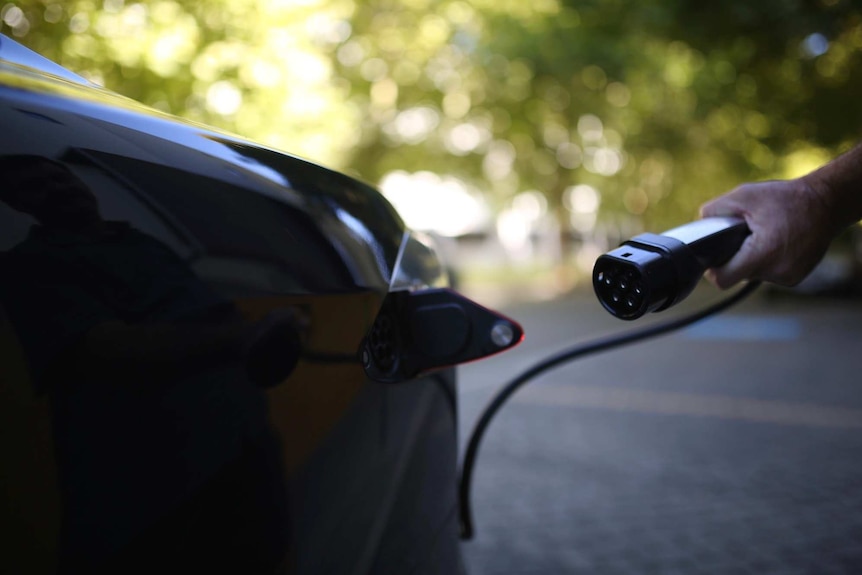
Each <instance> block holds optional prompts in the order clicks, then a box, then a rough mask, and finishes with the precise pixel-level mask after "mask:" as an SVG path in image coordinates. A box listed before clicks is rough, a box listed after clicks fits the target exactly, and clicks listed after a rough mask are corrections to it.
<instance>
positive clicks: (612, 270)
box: [593, 217, 749, 320]
mask: <svg viewBox="0 0 862 575" xmlns="http://www.w3.org/2000/svg"><path fill="white" fill-rule="evenodd" d="M748 234H749V230H748V226H747V225H746V223H745V220H743V219H742V218H733V217H722V218H705V219H703V220H698V221H696V222H691V223H689V224H686V225H684V226H680V227H678V228H674V229H672V230H668V231H666V232H664V233H662V234H650V233H647V234H640V235H638V236H635V237H633V238H632V239H630V240H628V241H627V242H624V243H623V244H622V245H621V246H620V247H618V248H616V249H615V250H612V251H610V252H608V253H606V254H604V255H602V256H600V257H599V259H598V260H597V261H596V264H595V266H594V268H593V288H594V290H595V292H596V295H597V296H598V298H599V301H600V302H601V304H602V305H603V306H604V308H605V309H606V310H608V312H610V313H611V314H612V315H614V316H616V317H618V318H620V319H625V320H633V319H637V318H639V317H641V316H643V315H645V314H647V313H649V312H655V311H662V310H665V309H667V308H669V307H671V306H673V305H676V304H677V303H679V302H681V301H682V300H684V299H685V298H686V297H688V296H689V294H691V292H692V291H693V290H694V288H695V286H697V282H698V280H699V279H700V277H701V276H702V275H703V272H704V271H706V269H707V268H711V267H716V266H720V265H722V264H723V263H725V262H726V261H727V260H728V259H730V257H731V256H733V254H734V253H736V251H737V250H738V249H739V246H740V245H742V242H743V241H744V240H745V237H746V236H747V235H748Z"/></svg>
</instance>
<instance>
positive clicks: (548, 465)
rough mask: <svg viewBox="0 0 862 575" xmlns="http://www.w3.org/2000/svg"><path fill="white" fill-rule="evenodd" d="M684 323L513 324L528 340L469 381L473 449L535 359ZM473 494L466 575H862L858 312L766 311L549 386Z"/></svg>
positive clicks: (542, 311) (581, 365) (485, 467)
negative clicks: (480, 419)
mask: <svg viewBox="0 0 862 575" xmlns="http://www.w3.org/2000/svg"><path fill="white" fill-rule="evenodd" d="M717 295H718V294H717V293H716V292H715V291H714V290H712V289H711V288H708V287H703V288H701V290H699V292H698V295H696V296H695V297H694V298H692V299H702V298H703V297H707V298H715V297H716V296H717ZM689 303H690V304H691V305H688V304H689ZM697 303H698V302H697V301H694V302H686V304H683V305H684V306H686V308H689V309H690V308H692V307H694V305H696V304H697ZM679 307H682V306H679ZM676 309H677V308H674V310H670V311H668V312H665V313H664V314H655V315H654V316H652V317H651V318H650V319H649V320H647V319H644V320H641V321H640V322H639V323H624V322H620V321H619V320H616V319H614V318H612V317H610V316H609V315H607V314H605V312H604V311H603V310H601V309H600V307H599V306H598V304H597V303H596V302H595V301H594V300H593V299H592V297H591V296H589V295H586V296H578V297H573V298H569V299H566V300H563V301H556V302H546V303H540V304H529V305H528V304H523V305H515V306H510V307H508V308H506V309H504V311H506V312H508V313H509V314H510V315H511V316H512V317H514V318H515V319H520V320H521V321H522V323H523V324H524V327H525V329H526V331H527V337H528V339H527V340H526V341H525V343H524V344H522V346H521V347H520V348H519V349H517V350H515V351H512V352H510V353H508V354H505V355H502V356H499V357H498V358H493V359H491V360H486V361H484V362H479V363H475V364H471V365H468V366H465V367H464V368H462V369H461V375H460V378H461V384H460V389H461V397H460V399H461V423H462V430H463V432H462V433H463V436H462V442H463V441H466V436H467V435H468V433H469V431H470V430H471V429H472V425H473V422H474V421H475V419H476V417H477V415H478V412H479V410H480V409H481V408H482V407H483V406H484V405H485V403H486V402H487V400H488V398H489V397H490V395H491V394H492V393H493V392H494V391H495V390H496V389H497V388H498V387H499V386H500V385H501V384H502V382H504V381H505V380H507V379H509V378H510V377H511V376H513V375H515V374H516V373H518V372H520V371H521V370H522V369H524V368H525V367H526V366H527V365H529V364H530V363H531V362H532V361H535V360H537V359H539V358H541V357H542V356H544V355H546V354H547V353H549V352H552V351H556V350H559V349H561V348H562V347H564V346H566V345H567V344H570V343H573V342H576V341H585V340H587V339H592V338H593V337H595V336H598V335H606V334H608V333H611V332H614V331H620V330H626V329H630V328H632V327H638V326H639V325H640V324H641V323H645V322H646V321H653V320H660V319H662V317H663V316H664V317H666V316H668V315H669V314H673V313H675V310H676ZM473 488H474V489H473V494H474V514H475V518H476V528H477V537H476V539H474V540H473V541H471V542H468V543H465V545H464V550H465V555H466V560H467V565H468V568H469V569H468V570H469V572H470V573H471V575H491V574H493V575H503V574H506V575H510V574H512V575H514V574H546V573H548V574H558V573H560V574H562V573H574V574H581V573H584V574H586V573H589V574H598V575H612V574H616V573H626V574H639V575H646V574H651V573H658V574H662V575H665V574H667V575H672V574H678V573H679V574H700V573H703V574H717V575H724V574H736V573H740V574H743V573H746V574H747V573H752V574H758V575H766V574H786V575H791V574H818V575H819V574H824V575H826V574H835V573H846V574H858V573H862V302H848V301H822V300H817V301H812V300H804V301H800V300H798V299H792V300H791V299H781V300H777V301H776V300H768V301H767V300H764V299H763V298H756V299H755V300H754V301H752V302H748V303H745V304H743V305H742V306H740V307H738V308H736V309H735V310H732V311H731V312H729V313H726V314H725V315H723V316H721V317H720V318H718V319H716V320H714V321H713V322H712V323H711V324H703V325H701V326H700V327H697V328H690V329H689V330H686V331H685V332H682V333H678V334H675V335H671V336H666V337H663V338H661V339H656V340H653V341H651V342H648V343H644V344H636V345H635V346H633V347H627V348H623V349H621V350H618V351H611V352H607V353H605V354H602V355H598V356H595V357H593V358H587V359H584V360H581V361H579V362H577V363H575V364H572V365H570V366H565V367H562V368H559V369H557V370H555V371H552V372H549V373H547V374H545V375H544V376H542V377H541V378H540V379H539V380H537V381H536V382H535V383H533V384H532V385H530V386H528V387H527V388H524V389H522V390H521V392H519V393H518V394H516V395H515V397H514V398H513V400H512V402H511V403H510V404H509V406H508V407H507V408H506V409H504V411H502V412H501V414H500V416H499V417H498V419H497V420H495V421H494V422H493V424H492V425H491V427H490V429H489V433H488V435H487V436H486V441H485V442H484V444H483V447H482V449H481V452H480V456H479V461H478V467H477V470H476V474H475V478H474V486H473Z"/></svg>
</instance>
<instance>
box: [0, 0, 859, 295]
mask: <svg viewBox="0 0 862 575" xmlns="http://www.w3.org/2000/svg"><path fill="white" fill-rule="evenodd" d="M0 31H2V32H3V33H4V34H7V35H9V36H11V37H12V38H14V39H16V40H18V41H19V42H22V43H23V44H25V45H27V46H28V47H30V48H33V49H34V50H36V51H38V52H39V53H41V54H43V55H45V56H47V57H48V58H50V59H53V60H55V61H57V62H59V63H60V64H62V65H64V66H66V67H68V68H70V69H72V70H73V71H76V72H78V73H79V74H82V75H83V76H85V77H87V78H88V79H90V80H92V81H94V82H96V83H98V84H102V85H104V86H106V87H107V88H110V89H112V90H115V91H118V92H120V93H122V94H125V95H127V96H129V97H131V98H134V99H137V100H140V101H142V102H144V103H146V104H149V105H151V106H154V107H156V108H158V109H161V110H164V111H167V112H170V113H173V114H177V115H179V116H183V117H185V118H188V119H191V120H195V121H201V122H204V123H207V124H211V125H215V126H218V127H220V128H223V129H226V130H229V131H231V132H234V133H237V134H240V135H242V136H245V137H248V138H252V139H255V140H258V141H260V142H263V143H265V144H267V145H270V146H273V147H275V148H278V149H281V150H284V151H287V152H290V153H293V154H296V155H299V156H302V157H305V158H308V159H311V160H313V161H316V162H319V163H322V164H324V165H327V166H330V167H333V168H336V169H339V170H342V171H346V172H348V173H351V174H353V175H356V176H358V177H360V178H362V179H364V180H367V181H369V182H371V183H374V184H376V185H378V186H380V188H381V189H382V190H383V192H384V193H385V194H386V195H387V197H389V198H390V200H391V201H392V202H393V204H395V205H396V207H397V208H398V210H399V211H400V212H401V214H402V215H403V217H404V218H405V219H406V220H407V222H408V224H410V225H411V226H412V227H414V228H416V229H422V230H426V231H429V232H431V233H433V234H435V235H437V236H438V237H439V238H440V239H441V243H442V246H443V249H444V251H445V252H446V253H447V254H448V255H449V259H450V262H451V265H452V268H453V270H454V271H455V272H456V273H457V279H458V281H459V282H460V283H461V285H462V288H463V289H465V291H470V290H471V289H473V288H475V289H482V288H483V287H484V288H488V289H485V290H484V291H483V292H482V293H488V294H489V296H490V297H494V296H495V295H496V296H499V297H503V296H505V294H507V293H508V294H509V295H512V296H517V297H521V298H525V297H526V298H535V297H553V296H556V295H559V294H562V293H566V292H567V291H569V290H571V289H572V288H574V287H577V286H578V285H583V284H584V283H585V282H584V279H585V278H586V277H588V275H587V274H588V272H589V270H590V268H591V266H592V263H593V262H594V260H595V257H596V256H597V255H598V254H599V253H601V252H602V251H604V250H606V249H607V248H608V247H610V246H615V245H616V244H618V243H619V241H621V240H623V239H626V238H627V237H629V236H631V235H632V234H635V233H638V232H640V231H643V230H650V231H661V230H664V229H667V228H669V227H672V226H675V225H677V224H680V223H683V222H686V221H689V220H691V219H693V218H695V217H696V216H697V208H698V206H699V205H700V204H701V203H702V202H703V201H704V200H706V199H707V198H710V197H712V196H715V195H717V194H720V193H722V192H724V191H726V190H728V189H730V188H732V187H734V186H735V185H737V184H738V183H740V182H742V181H747V180H753V179H766V178H784V177H792V176H796V175H800V174H803V173H805V172H807V171H809V170H811V169H812V168H814V167H817V166H818V165H820V164H822V163H824V162H826V161H827V160H828V159H829V158H831V157H833V156H834V155H835V154H837V153H839V152H841V151H842V150H845V149H847V148H848V147H850V146H851V145H852V144H853V143H854V142H855V141H857V139H858V137H859V126H860V125H862V122H860V120H862V106H859V101H858V94H860V93H862V73H860V71H862V17H860V12H859V7H858V2H855V1H853V0H762V1H759V2H750V1H749V0H724V1H722V2H721V3H718V4H715V5H712V6H710V7H709V8H706V7H704V5H703V2H700V1H698V0H577V1H576V0H532V1H530V2H524V1H523V0H472V1H470V2H467V1H464V0H361V1H360V0H196V1H188V0H187V1H175V0H144V1H132V0H64V1H63V2H59V1H54V0H23V1H22V0H14V1H11V2H6V3H4V4H2V9H0ZM858 251H859V250H858V249H857V246H856V242H855V240H854V238H853V234H848V237H847V238H843V239H842V241H840V242H838V244H837V245H836V250H835V252H834V253H833V254H831V255H830V258H829V259H828V260H827V262H826V263H825V264H824V266H821V269H820V270H818V273H817V274H815V277H814V278H812V281H811V282H810V283H809V284H807V285H806V286H803V289H808V290H809V291H825V290H833V291H834V290H835V289H843V290H847V289H848V288H849V287H850V286H851V284H852V285H855V283H854V282H855V277H856V275H857V269H856V268H857V267H858V266H856V261H857V260H858V257H856V253H857V252H858ZM506 288H510V289H508V290H507V289H506Z"/></svg>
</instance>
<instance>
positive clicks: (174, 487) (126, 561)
mask: <svg viewBox="0 0 862 575" xmlns="http://www.w3.org/2000/svg"><path fill="white" fill-rule="evenodd" d="M0 126H3V130H2V132H0V162H2V157H3V156H9V155H12V154H18V155H21V154H25V155H30V156H37V157H39V158H43V159H45V160H47V161H48V163H46V164H34V165H36V166H39V167H36V168H34V169H32V170H30V171H29V172H27V170H23V171H17V170H18V167H20V165H21V162H19V161H18V160H16V161H14V162H12V163H10V164H9V165H8V166H7V168H6V171H5V172H3V173H2V174H0V254H2V256H0V298H2V299H0V358H2V362H0V375H2V377H0V411H2V419H3V421H4V425H3V427H2V435H0V457H2V460H3V469H4V472H3V473H0V527H2V529H0V531H2V532H4V533H11V534H12V535H10V536H9V537H7V538H6V539H4V540H3V541H2V542H0V572H2V571H9V572H28V573H49V572H52V571H53V568H54V567H55V566H56V564H57V562H58V559H57V558H58V557H60V559H59V561H60V563H61V564H62V565H63V566H65V567H66V568H71V569H72V571H70V572H74V571H75V569H77V570H78V571H81V572H87V573H96V572H102V571H105V572H124V573H130V572H136V570H138V571H141V572H151V571H153V570H157V565H158V564H159V563H160V562H161V561H164V560H165V556H166V555H167V554H168V553H169V552H175V551H177V549H176V548H175V544H176V541H177V536H178V535H177V534H178V533H180V535H182V537H181V539H182V540H183V541H184V547H183V549H181V550H180V551H183V550H184V551H185V556H184V555H183V553H179V554H178V558H176V559H174V560H175V561H179V563H178V564H175V565H176V566H178V567H185V568H187V569H188V570H190V572H199V571H201V570H207V569H209V570H212V571H213V572H222V571H221V570H223V569H226V568H233V569H234V572H245V573H255V572H261V573H263V572H273V570H274V569H276V568H279V569H282V570H286V571H287V572H297V573H339V574H341V573H387V572H393V573H394V572H407V571H409V572H412V573H425V572H427V573H447V574H448V573H458V572H460V571H461V570H462V569H463V567H462V566H461V561H460V555H459V553H458V547H457V530H456V525H455V515H454V509H455V493H454V490H455V476H456V471H455V461H456V452H457V445H456V441H455V436H456V418H455V403H454V391H453V388H454V374H453V372H452V371H451V370H444V371H440V372H437V373H435V374H434V375H433V376H432V377H428V378H424V379H419V380H415V381H410V382H407V383H404V384H402V385H400V386H397V387H393V386H391V385H385V384H380V383H377V382H374V381H369V380H368V379H367V377H366V375H365V373H364V371H363V366H362V364H361V361H360V354H359V350H360V344H361V343H362V341H363V338H364V337H365V336H366V334H367V333H368V330H369V329H370V327H371V325H372V324H373V322H374V320H375V318H376V317H377V315H378V311H379V310H380V308H381V305H382V304H383V301H384V299H385V298H386V296H387V294H388V293H389V292H390V290H391V289H393V286H395V287H396V288H397V289H412V290H421V289H423V288H424V287H427V286H430V285H438V286H439V285H445V282H444V281H443V280H442V279H441V278H442V276H441V273H440V269H441V266H440V264H439V262H438V261H436V258H435V256H434V254H433V252H431V251H428V250H424V249H421V246H422V245H423V244H422V242H418V241H417V240H416V237H414V236H412V235H410V234H409V232H408V231H407V230H405V228H404V225H403V223H402V222H401V220H400V218H399V217H398V216H397V214H396V213H395V211H394V210H393V209H392V208H391V206H390V205H389V204H388V203H387V202H386V201H385V200H384V199H383V198H382V196H380V194H378V193H377V191H376V190H374V189H373V188H372V187H370V186H368V185H366V184H364V183H362V182H359V181H357V180H355V179H352V178H349V177H347V176H345V175H342V174H339V173H337V172H333V171H331V170H327V169H325V168H322V167H320V166H317V165H314V164H312V163H310V162H306V161H304V160H301V159H299V158H295V157H292V156H289V155H285V154H281V153H279V152H276V151H274V150H270V149H267V148H265V147H261V146H258V145H256V144H254V143H252V142H248V141H245V140H243V139H241V138H238V137H235V136H232V135H229V134H223V133H220V132H217V131H214V130H211V129H209V128H206V127H202V126H197V125H193V124H189V123H186V122H182V121H179V120H177V119H175V118H171V117H169V116H166V115H164V114H161V113H159V112H156V111H153V110H150V109H147V108H145V107H143V106H141V105H139V104H137V103H135V102H132V101H130V100H128V99H126V98H123V97H120V96H118V95H116V94H112V93H110V92H108V91H105V90H103V89H101V88H98V87H96V86H93V85H92V84H89V83H88V82H86V81H85V80H83V79H82V78H80V77H78V76H76V75H74V74H72V73H70V72H68V71H65V70H63V69H62V68H59V67H57V66H56V65H55V64H52V63H50V62H48V61H46V60H44V59H43V58H41V57H39V56H38V55H36V54H34V53H32V52H29V51H28V50H26V49H25V48H23V47H21V46H20V45H18V44H16V43H14V42H12V41H11V40H9V39H7V38H5V37H0ZM52 163H54V164H52ZM51 165H55V166H56V170H54V169H52V168H50V167H49V166H51ZM46 166H48V167H46ZM66 170H68V172H66ZM19 172H20V173H19ZM13 174H15V175H14V178H18V179H19V180H20V179H22V178H23V181H24V182H25V184H22V186H20V187H18V188H16V189H18V190H19V191H18V192H16V193H17V194H18V195H17V196H15V194H11V195H10V191H9V190H10V189H12V184H11V182H12V179H13V176H12V175H13ZM22 174H23V175H22ZM30 177H32V178H33V179H32V180H27V178H30ZM27 182H30V183H29V184H28V183H27ZM30 184H32V185H30ZM28 185H29V186H30V187H28ZM20 190H25V193H23V194H22V193H20ZM13 196H14V197H13ZM4 198H5V199H4ZM410 246H412V247H410ZM417 246H419V248H417ZM297 341H298V342H299V346H300V347H301V350H302V351H301V355H300V356H299V357H297V356H296V354H295V348H296V343H297ZM291 362H293V363H291ZM261 366H263V367H261ZM285 366H287V367H285ZM261 470H266V471H265V472H261ZM261 494H263V496H261ZM214 501H217V502H219V503H218V504H217V505H214V503H213V502H214ZM178 530H179V531H178ZM58 542H59V543H58ZM58 547H59V550H58ZM175 554H176V553H175ZM240 558H242V559H240ZM250 558H255V559H250ZM184 560H185V561H186V562H187V563H188V564H185V565H184V564H183V563H182V561H184ZM237 561H238V562H239V563H238V564H233V565H232V563H231V562H237ZM405 569H406V570H407V571H405Z"/></svg>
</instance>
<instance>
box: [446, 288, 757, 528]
mask: <svg viewBox="0 0 862 575" xmlns="http://www.w3.org/2000/svg"><path fill="white" fill-rule="evenodd" d="M759 285H760V282H758V281H751V282H748V283H747V284H746V285H745V286H743V287H742V288H741V289H740V290H738V291H737V292H736V293H734V294H733V295H731V296H730V297H728V298H726V299H723V300H721V301H719V302H718V303H715V304H713V305H711V306H709V307H707V308H705V309H703V310H701V311H698V312H696V313H693V314H691V315H688V316H684V317H681V318H678V319H673V320H669V321H665V322H662V323H657V324H655V325H651V326H648V327H645V328H642V329H638V330H631V331H628V332H624V333H622V334H619V335H613V336H608V337H604V338H599V339H596V340H593V341H588V342H585V343H582V344H579V345H576V346H573V347H570V348H568V349H564V350H562V351H560V352H557V353H555V354H554V355H551V356H549V357H547V358H546V359H544V360H542V361H540V362H538V363H536V364H534V365H533V366H532V367H531V368H529V369H527V370H526V371H524V372H523V373H522V374H521V375H519V376H518V377H516V378H514V379H513V380H511V381H510V382H509V383H507V384H506V385H504V386H503V388H502V389H501V390H500V391H498V392H497V394H496V395H495V396H494V397H493V399H492V400H491V402H490V403H489V404H488V405H487V407H485V410H484V411H483V412H482V414H481V416H480V417H479V420H478V421H477V423H476V426H475V427H474V428H473V433H472V434H471V435H470V441H469V442H468V443H467V451H466V452H465V454H464V462H463V464H462V465H461V476H460V478H459V484H458V508H459V516H460V522H461V539H465V540H466V539H472V538H473V536H474V534H475V531H474V528H473V515H472V511H471V506H470V486H471V483H472V479H473V468H474V467H475V464H476V457H477V455H478V453H479V444H480V443H481V442H482V437H483V436H484V434H485V430H486V429H487V428H488V425H489V424H490V423H491V420H492V419H493V418H494V416H495V415H496V414H497V412H498V411H499V410H500V408H501V407H502V406H503V404H504V403H506V401H507V400H508V399H509V398H510V397H511V396H512V394H514V393H515V391H517V390H518V389H519V388H520V387H521V386H522V385H524V384H525V383H527V382H529V381H530V380H532V379H533V378H535V377H537V376H538V375H540V374H542V373H544V372H546V371H548V370H550V369H552V368H554V367H557V366H559V365H561V364H565V363H568V362H570V361H574V360H575V359H578V358H580V357H583V356H585V355H591V354H593V353H598V352H600V351H605V350H608V349H613V348H616V347H620V346H623V345H627V344H630V343H635V342H638V341H641V340H643V339H648V338H651V337H656V336H659V335H664V334H666V333H670V332H672V331H675V330H678V329H680V328H683V327H686V326H689V325H691V324H693V323H695V322H697V321H700V320H702V319H704V318H706V317H709V316H711V315H713V314H716V313H719V312H721V311H724V310H726V309H727V308H729V307H731V306H732V305H734V304H736V303H738V302H740V301H742V300H743V299H745V298H746V297H747V296H748V295H750V294H751V293H752V292H753V291H754V290H756V289H757V287H758V286H759Z"/></svg>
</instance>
